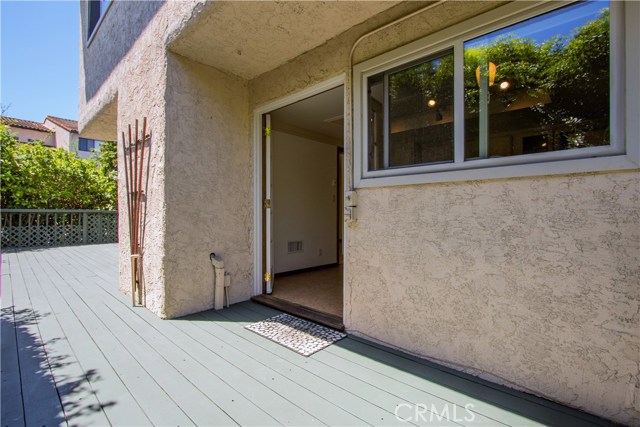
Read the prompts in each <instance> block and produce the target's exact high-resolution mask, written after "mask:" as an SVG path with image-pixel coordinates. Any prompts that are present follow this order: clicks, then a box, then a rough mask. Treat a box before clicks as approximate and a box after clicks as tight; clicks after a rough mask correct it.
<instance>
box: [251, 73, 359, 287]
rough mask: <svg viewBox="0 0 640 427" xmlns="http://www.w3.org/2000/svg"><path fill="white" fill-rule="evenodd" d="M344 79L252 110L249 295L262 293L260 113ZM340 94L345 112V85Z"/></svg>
mask: <svg viewBox="0 0 640 427" xmlns="http://www.w3.org/2000/svg"><path fill="white" fill-rule="evenodd" d="M346 80H347V75H346V74H344V73H343V74H340V75H338V76H336V77H333V78H331V79H329V80H325V81H323V82H321V83H318V84H316V85H313V86H310V87H308V88H306V89H303V90H301V91H299V92H296V93H293V94H291V95H287V96H285V97H282V98H278V99H276V100H275V101H271V102H269V103H266V104H263V105H260V106H258V107H256V108H255V109H254V111H253V296H256V295H261V294H262V255H263V254H262V115H263V114H267V113H270V112H272V111H274V110H277V109H278V108H282V107H286V106H287V105H291V104H293V103H295V102H298V101H302V100H303V99H307V98H311V97H312V96H314V95H318V94H320V93H322V92H326V91H328V90H330V89H334V88H337V87H339V86H344V85H345V84H346ZM344 93H345V96H344V100H343V103H344V105H343V111H345V112H346V111H347V109H346V108H347V105H346V102H347V99H346V98H347V97H346V94H347V90H346V88H345V91H344ZM343 138H346V130H345V129H343Z"/></svg>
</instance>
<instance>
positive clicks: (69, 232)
mask: <svg viewBox="0 0 640 427" xmlns="http://www.w3.org/2000/svg"><path fill="white" fill-rule="evenodd" d="M0 219H1V229H2V247H5V248H32V247H39V246H65V245H89V244H93V243H115V242H117V241H118V212H117V211H94V210H41V209H3V210H2V211H0Z"/></svg>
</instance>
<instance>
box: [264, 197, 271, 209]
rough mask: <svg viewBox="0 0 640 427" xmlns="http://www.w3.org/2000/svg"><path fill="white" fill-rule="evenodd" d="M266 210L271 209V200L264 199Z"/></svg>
mask: <svg viewBox="0 0 640 427" xmlns="http://www.w3.org/2000/svg"><path fill="white" fill-rule="evenodd" d="M264 208H265V209H271V199H264Z"/></svg>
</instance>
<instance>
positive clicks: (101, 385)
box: [33, 256, 151, 425]
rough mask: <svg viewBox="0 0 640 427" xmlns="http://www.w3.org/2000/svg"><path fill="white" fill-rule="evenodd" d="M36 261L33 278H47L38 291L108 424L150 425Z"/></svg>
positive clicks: (41, 262) (52, 277)
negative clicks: (52, 314) (47, 304)
mask: <svg viewBox="0 0 640 427" xmlns="http://www.w3.org/2000/svg"><path fill="white" fill-rule="evenodd" d="M36 258H37V259H34V262H33V264H34V266H37V267H34V270H36V275H46V277H47V278H48V281H47V285H46V286H41V291H42V292H43V294H44V295H45V297H46V298H47V300H48V301H49V304H50V306H51V307H52V311H53V313H54V314H55V316H56V319H57V321H58V323H59V324H60V327H61V329H62V330H63V331H64V334H65V337H66V340H67V342H68V343H69V345H70V347H71V349H72V351H73V353H74V355H75V356H76V358H77V360H78V363H79V365H80V366H81V368H82V370H83V373H84V376H85V377H86V379H87V381H88V382H89V383H90V386H91V388H92V390H93V393H94V394H95V395H96V396H97V398H98V400H99V402H100V405H101V407H102V409H103V410H104V411H105V413H106V415H107V417H108V419H109V421H110V423H112V424H114V425H149V424H151V420H150V419H149V418H148V417H147V416H146V415H145V413H144V411H143V410H142V408H141V407H140V405H139V404H138V403H137V401H136V400H135V398H133V396H132V395H131V393H130V392H129V390H128V389H127V387H126V386H125V384H124V383H123V382H122V380H121V379H120V377H119V375H118V374H117V372H116V371H115V370H114V369H113V367H112V366H111V365H110V364H109V361H108V360H107V359H106V357H105V356H104V354H103V353H102V351H101V349H100V348H99V347H98V345H97V344H96V343H95V341H94V340H93V338H92V337H91V335H90V334H89V333H88V332H87V331H86V330H85V329H84V328H83V327H82V323H81V322H80V319H78V318H77V317H76V316H75V314H74V313H73V311H72V310H71V308H70V307H69V306H68V304H67V303H66V301H65V300H64V298H62V296H61V294H60V293H59V292H58V290H57V287H56V282H57V281H59V280H62V278H61V277H60V276H59V275H56V274H51V272H52V271H53V269H52V268H51V266H50V265H49V264H48V262H47V261H46V260H45V259H44V257H43V256H40V257H36ZM47 267H48V268H47ZM41 283H42V282H40V284H41ZM54 307H55V309H53V308H54Z"/></svg>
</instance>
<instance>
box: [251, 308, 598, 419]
mask: <svg viewBox="0 0 640 427" xmlns="http://www.w3.org/2000/svg"><path fill="white" fill-rule="evenodd" d="M246 307H247V308H249V309H251V310H257V311H258V312H259V313H263V314H267V313H269V314H271V315H273V313H277V312H276V311H274V310H272V309H270V308H268V307H265V306H260V305H255V304H251V305H247V306H246ZM390 350H391V349H381V348H379V347H378V346H375V345H371V344H369V343H365V342H363V341H360V340H357V339H347V340H343V341H341V342H340V343H338V344H336V345H333V346H330V347H328V348H327V349H326V351H324V352H322V353H318V358H320V359H323V360H325V361H326V363H327V364H329V365H331V366H334V367H335V368H336V369H338V370H340V371H342V372H345V373H349V374H356V373H357V374H358V376H359V378H363V379H365V380H366V381H379V380H380V378H381V377H379V376H376V375H372V372H371V371H373V372H377V373H379V374H382V375H383V377H382V378H384V377H386V378H387V379H388V380H385V381H384V382H385V383H387V384H388V385H387V386H384V385H383V384H381V383H378V384H379V385H380V386H381V387H393V388H394V389H397V388H398V387H400V388H401V389H404V390H405V391H408V390H407V389H406V387H405V386H410V387H412V388H415V389H417V390H421V391H423V392H426V393H428V394H431V395H434V396H438V397H440V398H443V399H445V400H447V401H450V402H454V403H457V404H458V405H459V406H462V407H464V405H465V404H467V403H472V404H473V405H474V406H473V412H476V413H480V414H482V415H484V416H486V417H488V418H490V419H495V420H497V421H499V422H501V423H505V424H508V425H518V426H539V425H543V424H548V425H559V426H590V425H603V423H602V420H599V419H597V418H595V417H593V416H590V415H588V414H584V413H581V412H580V411H576V410H568V408H566V407H564V406H561V405H557V404H553V403H552V402H548V401H545V400H542V399H540V401H541V402H540V403H539V402H538V401H537V400H538V399H537V398H534V397H533V396H531V397H529V396H527V398H524V397H523V396H522V394H521V393H520V392H517V391H515V390H507V389H506V388H505V387H499V386H496V385H493V386H487V385H485V384H483V383H481V382H480V381H475V380H473V379H467V378H464V377H462V376H459V375H455V374H451V373H449V372H447V371H445V370H442V369H441V368H440V367H435V368H434V364H431V363H428V362H426V361H424V360H420V361H415V360H412V359H410V358H407V357H403V356H402V355H400V356H399V355H398V354H397V353H399V352H395V351H390ZM407 356H408V355H407ZM389 380H391V381H390V382H389ZM397 382H399V383H400V384H395V385H394V383H397ZM402 384H404V385H405V386H402ZM459 390H463V392H461V391H459ZM530 399H533V400H530ZM523 414H526V415H523Z"/></svg>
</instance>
